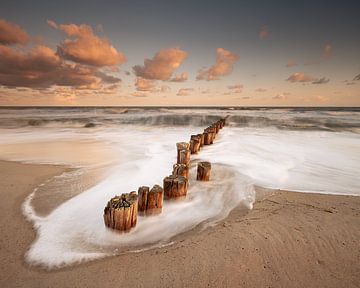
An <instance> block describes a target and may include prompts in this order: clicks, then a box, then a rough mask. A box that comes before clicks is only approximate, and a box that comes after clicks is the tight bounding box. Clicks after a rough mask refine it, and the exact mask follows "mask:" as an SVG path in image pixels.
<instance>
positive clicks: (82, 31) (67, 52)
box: [47, 20, 126, 67]
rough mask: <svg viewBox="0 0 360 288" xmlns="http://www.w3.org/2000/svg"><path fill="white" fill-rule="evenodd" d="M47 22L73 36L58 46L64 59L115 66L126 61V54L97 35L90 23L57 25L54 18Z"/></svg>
mask: <svg viewBox="0 0 360 288" xmlns="http://www.w3.org/2000/svg"><path fill="white" fill-rule="evenodd" d="M47 23H48V24H49V26H51V27H52V28H54V29H57V30H61V31H64V32H65V33H66V34H67V35H68V36H69V37H71V38H72V39H65V40H64V41H63V42H62V43H61V44H60V45H59V46H58V51H57V53H58V54H59V55H60V56H61V57H63V58H64V59H67V60H71V61H74V62H76V63H80V64H86V65H92V66H95V67H104V66H113V65H118V64H122V63H124V62H125V61H126V58H125V56H124V54H122V53H121V52H118V51H117V50H116V49H115V48H114V47H113V46H112V45H111V44H110V42H109V41H108V40H107V39H106V38H100V37H99V36H97V35H95V34H94V32H93V30H92V28H91V27H90V26H89V25H85V24H81V25H75V24H64V25H57V24H56V23H55V22H54V21H52V20H48V21H47Z"/></svg>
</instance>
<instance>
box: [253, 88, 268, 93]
mask: <svg viewBox="0 0 360 288" xmlns="http://www.w3.org/2000/svg"><path fill="white" fill-rule="evenodd" d="M266 91H267V90H266V89H263V88H257V89H255V92H260V93H262V92H266Z"/></svg>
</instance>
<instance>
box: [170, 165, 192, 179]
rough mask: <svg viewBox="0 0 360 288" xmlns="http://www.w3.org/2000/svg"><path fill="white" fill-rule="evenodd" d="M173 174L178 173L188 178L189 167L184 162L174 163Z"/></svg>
mask: <svg viewBox="0 0 360 288" xmlns="http://www.w3.org/2000/svg"><path fill="white" fill-rule="evenodd" d="M172 174H173V175H180V176H183V177H185V178H187V179H188V178H189V167H188V166H187V165H185V164H174V166H173V172H172Z"/></svg>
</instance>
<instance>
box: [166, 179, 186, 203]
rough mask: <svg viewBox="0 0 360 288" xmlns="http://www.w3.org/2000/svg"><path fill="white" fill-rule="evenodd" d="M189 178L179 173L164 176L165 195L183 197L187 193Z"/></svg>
mask: <svg viewBox="0 0 360 288" xmlns="http://www.w3.org/2000/svg"><path fill="white" fill-rule="evenodd" d="M187 188H188V180H187V179H186V178H185V177H183V176H179V175H170V176H168V177H165V178H164V196H165V198H166V199H174V198H183V197H185V196H186V194H187Z"/></svg>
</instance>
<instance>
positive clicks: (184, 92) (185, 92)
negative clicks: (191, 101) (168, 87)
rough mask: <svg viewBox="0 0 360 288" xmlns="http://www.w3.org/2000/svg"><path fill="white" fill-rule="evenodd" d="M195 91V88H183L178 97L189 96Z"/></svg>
mask: <svg viewBox="0 0 360 288" xmlns="http://www.w3.org/2000/svg"><path fill="white" fill-rule="evenodd" d="M193 91H194V88H181V89H179V91H178V92H177V94H176V95H177V96H189V95H190V94H191V93H192V92H193Z"/></svg>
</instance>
